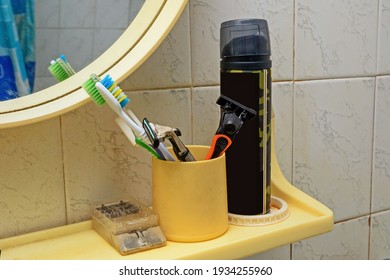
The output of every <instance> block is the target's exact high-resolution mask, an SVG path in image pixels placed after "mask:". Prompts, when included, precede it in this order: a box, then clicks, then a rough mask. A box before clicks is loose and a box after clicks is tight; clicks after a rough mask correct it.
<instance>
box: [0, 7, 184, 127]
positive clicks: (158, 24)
mask: <svg viewBox="0 0 390 280" xmlns="http://www.w3.org/2000/svg"><path fill="white" fill-rule="evenodd" d="M46 2H50V1H46ZM78 2H80V1H78ZM186 4H187V0H145V1H144V4H143V5H142V7H141V8H140V10H139V12H138V14H137V15H136V16H135V18H134V20H132V22H131V24H130V25H129V27H128V28H127V29H126V30H125V31H124V32H123V34H122V35H121V36H120V37H119V38H118V39H117V40H116V41H115V42H114V43H113V44H112V46H111V47H110V48H108V49H107V50H106V51H105V52H104V53H103V54H101V55H100V56H99V57H98V58H96V59H95V60H94V61H93V62H92V63H90V64H89V65H87V66H86V67H84V68H83V69H81V70H80V71H78V72H77V73H76V74H75V75H73V76H71V77H69V78H68V79H66V80H65V81H62V82H60V83H57V84H55V85H53V86H50V87H48V88H45V89H43V90H40V91H38V92H36V93H33V94H30V95H27V96H24V97H21V98H16V99H12V100H7V101H2V102H0V128H7V127H14V126H21V125H26V124H30V123H34V122H38V121H41V120H45V119H49V118H52V117H55V116H58V115H60V114H63V113H66V112H68V111H71V110H73V109H75V108H78V107H80V106H82V105H84V104H86V103H87V102H89V101H90V98H89V96H88V94H87V93H86V92H85V91H84V90H83V89H82V87H81V85H82V84H83V83H84V82H85V81H86V80H87V79H88V78H89V75H90V74H92V73H95V74H97V75H99V76H102V75H104V74H106V73H109V74H110V76H111V77H112V78H113V79H114V80H115V81H116V82H118V83H120V82H121V81H123V80H124V79H125V78H126V77H127V76H129V75H130V74H131V73H132V72H134V71H135V70H136V69H137V68H138V67H139V66H140V65H141V64H142V63H143V62H144V61H145V60H146V59H147V58H148V57H149V56H150V55H151V54H152V53H153V51H154V50H155V49H156V48H157V47H158V46H159V45H160V43H161V42H162V41H163V39H164V38H165V37H166V35H167V34H168V33H169V31H170V30H171V28H172V27H173V25H174V23H175V22H176V21H177V19H178V18H179V16H180V14H181V12H182V11H183V9H184V7H185V5H186Z"/></svg>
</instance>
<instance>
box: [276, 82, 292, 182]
mask: <svg viewBox="0 0 390 280" xmlns="http://www.w3.org/2000/svg"><path fill="white" fill-rule="evenodd" d="M293 91H294V88H293V84H292V83H282V82H279V83H273V84H272V107H273V111H274V113H275V135H274V136H273V137H275V147H276V155H277V157H278V163H279V166H280V169H281V170H282V172H283V174H284V176H285V177H286V179H287V180H288V181H289V182H292V147H293V146H292V145H293V109H294V108H293V95H294V92H293Z"/></svg>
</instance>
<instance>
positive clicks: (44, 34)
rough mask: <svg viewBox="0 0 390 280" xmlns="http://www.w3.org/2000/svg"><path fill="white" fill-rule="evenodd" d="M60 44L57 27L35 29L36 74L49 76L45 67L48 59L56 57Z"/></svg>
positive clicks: (47, 64) (48, 62)
mask: <svg viewBox="0 0 390 280" xmlns="http://www.w3.org/2000/svg"><path fill="white" fill-rule="evenodd" d="M59 45H60V32H59V30H58V29H37V30H36V52H35V56H36V66H35V74H36V75H37V76H43V77H47V76H50V72H49V70H47V67H49V65H50V61H51V60H52V59H54V58H56V57H58V48H59Z"/></svg>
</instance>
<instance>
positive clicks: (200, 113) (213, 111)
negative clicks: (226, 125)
mask: <svg viewBox="0 0 390 280" xmlns="http://www.w3.org/2000/svg"><path fill="white" fill-rule="evenodd" d="M219 95H220V91H219V87H199V88H193V89H192V112H193V113H192V131H193V143H194V144H197V145H206V146H210V145H211V143H212V141H213V137H214V135H215V132H216V131H217V129H218V125H219V119H220V109H219V105H217V104H216V103H215V102H216V101H217V99H218V97H219Z"/></svg>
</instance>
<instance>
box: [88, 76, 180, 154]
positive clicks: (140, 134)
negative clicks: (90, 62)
mask: <svg viewBox="0 0 390 280" xmlns="http://www.w3.org/2000/svg"><path fill="white" fill-rule="evenodd" d="M95 86H96V89H97V90H98V91H99V92H100V94H101V96H102V97H103V98H104V100H105V101H106V103H107V105H108V106H109V107H110V108H111V109H112V110H113V111H114V112H115V113H117V115H118V116H119V117H120V118H121V119H122V120H123V121H124V122H125V123H126V124H127V125H128V126H129V127H130V128H131V129H132V130H133V131H134V133H135V135H136V136H137V138H140V139H141V140H142V141H148V137H147V135H146V132H145V130H144V129H143V128H142V126H138V125H137V124H136V123H135V122H134V121H133V120H132V119H131V118H130V117H129V116H128V115H127V114H126V113H125V111H124V110H123V108H122V107H121V105H120V103H119V101H118V100H117V99H116V98H115V97H114V95H113V94H111V92H110V91H108V89H107V88H106V87H105V86H104V85H103V84H102V83H101V82H97V83H96V84H95ZM137 138H136V139H137ZM156 149H157V150H159V151H161V153H162V154H163V156H164V157H165V158H166V159H167V160H171V161H175V158H174V157H173V156H172V155H171V153H170V152H168V150H167V148H166V147H165V146H164V144H162V143H160V144H159V146H158V147H157V148H156Z"/></svg>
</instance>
